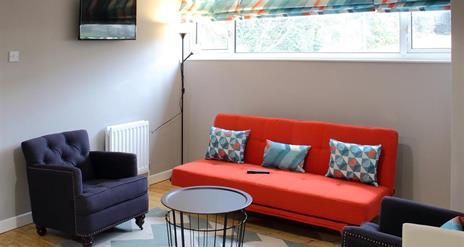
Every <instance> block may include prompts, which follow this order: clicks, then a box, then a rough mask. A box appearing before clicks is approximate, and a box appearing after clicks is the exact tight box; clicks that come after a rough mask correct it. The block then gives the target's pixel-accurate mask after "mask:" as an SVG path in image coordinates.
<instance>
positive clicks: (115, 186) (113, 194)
mask: <svg viewBox="0 0 464 247" xmlns="http://www.w3.org/2000/svg"><path fill="white" fill-rule="evenodd" d="M146 193H147V178H146V177H144V176H137V177H129V178H121V179H94V180H88V181H85V182H84V183H83V193H82V194H81V195H80V196H78V197H77V201H76V213H77V214H78V215H89V214H92V213H95V212H98V211H101V210H103V209H106V208H109V207H111V206H114V205H117V204H119V203H122V202H125V201H129V200H131V199H134V198H137V197H140V196H142V195H144V194H146Z"/></svg>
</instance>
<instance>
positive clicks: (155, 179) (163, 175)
mask: <svg viewBox="0 0 464 247" xmlns="http://www.w3.org/2000/svg"><path fill="white" fill-rule="evenodd" d="M171 175H172V169H169V170H167V171H164V172H160V173H156V174H153V175H150V176H149V177H148V184H156V183H159V182H162V181H164V180H168V179H169V178H171Z"/></svg>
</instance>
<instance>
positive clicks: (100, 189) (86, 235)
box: [21, 130, 148, 247]
mask: <svg viewBox="0 0 464 247" xmlns="http://www.w3.org/2000/svg"><path fill="white" fill-rule="evenodd" d="M21 146H22V150H23V153H24V156H25V158H26V162H27V176H28V183H29V194H30V199H31V208H32V218H33V221H34V223H35V225H36V229H37V233H38V234H39V235H41V236H43V235H45V234H46V232H47V228H52V229H56V230H59V231H63V232H65V233H67V234H71V235H72V236H75V237H78V238H80V239H81V240H82V244H83V246H85V247H89V246H92V244H93V236H94V235H95V234H97V233H99V232H102V231H104V230H106V229H109V228H111V227H114V226H116V225H118V224H120V223H122V222H124V221H128V220H130V219H132V218H135V219H136V224H137V225H138V226H139V227H140V229H143V228H142V227H143V223H144V218H145V213H146V212H147V211H148V194H147V178H146V177H144V176H137V162H136V156H135V155H134V154H128V153H114V152H90V151H89V138H88V135H87V131H85V130H78V131H71V132H64V133H59V134H52V135H47V136H42V137H39V138H35V139H32V140H28V141H25V142H23V143H22V144H21Z"/></svg>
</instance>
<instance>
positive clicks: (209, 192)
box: [161, 186, 253, 247]
mask: <svg viewBox="0 0 464 247" xmlns="http://www.w3.org/2000/svg"><path fill="white" fill-rule="evenodd" d="M252 201H253V198H252V197H251V196H250V195H249V194H248V193H246V192H243V191H241V190H237V189H233V188H228V187H218V186H196V187H186V188H181V189H177V190H174V191H171V192H168V193H166V194H165V195H164V196H163V197H162V198H161V202H162V203H163V205H165V206H166V207H168V208H169V209H170V210H169V211H168V213H167V214H166V216H165V220H166V231H167V237H168V244H169V246H171V247H197V246H198V247H200V246H201V247H203V246H207V247H209V246H214V247H215V246H221V247H228V246H230V247H234V246H236V247H242V246H243V242H244V237H245V228H246V221H247V219H248V215H247V213H246V212H245V208H246V207H248V206H249V205H250V204H251V203H252ZM187 220H188V222H186V221H187ZM202 224H203V225H202ZM221 237H222V239H220V238H221ZM188 239H190V242H188ZM209 239H211V240H209ZM218 242H219V243H218ZM188 243H189V244H188Z"/></svg>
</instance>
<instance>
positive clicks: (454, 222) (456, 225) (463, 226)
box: [440, 216, 464, 231]
mask: <svg viewBox="0 0 464 247" xmlns="http://www.w3.org/2000/svg"><path fill="white" fill-rule="evenodd" d="M440 228H443V229H448V230H456V231H464V216H456V217H454V218H452V219H451V220H449V221H448V222H446V223H445V224H443V225H442V226H441V227H440Z"/></svg>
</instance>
